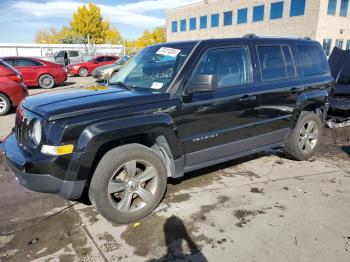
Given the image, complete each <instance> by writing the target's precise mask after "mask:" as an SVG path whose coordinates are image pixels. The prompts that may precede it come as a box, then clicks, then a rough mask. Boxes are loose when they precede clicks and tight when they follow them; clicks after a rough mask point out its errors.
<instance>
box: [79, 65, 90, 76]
mask: <svg viewBox="0 0 350 262" xmlns="http://www.w3.org/2000/svg"><path fill="white" fill-rule="evenodd" d="M78 74H79V76H81V77H85V76H88V74H89V71H88V70H87V68H85V67H82V68H80V69H79V71H78Z"/></svg>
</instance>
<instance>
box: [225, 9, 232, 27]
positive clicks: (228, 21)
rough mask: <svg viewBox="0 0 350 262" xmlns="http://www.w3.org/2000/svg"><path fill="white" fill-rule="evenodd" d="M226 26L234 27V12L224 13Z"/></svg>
mask: <svg viewBox="0 0 350 262" xmlns="http://www.w3.org/2000/svg"><path fill="white" fill-rule="evenodd" d="M224 25H232V11H228V12H225V13H224Z"/></svg>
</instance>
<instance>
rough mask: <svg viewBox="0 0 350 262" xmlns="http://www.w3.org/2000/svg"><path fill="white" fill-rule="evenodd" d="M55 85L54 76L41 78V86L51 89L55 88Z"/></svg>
mask: <svg viewBox="0 0 350 262" xmlns="http://www.w3.org/2000/svg"><path fill="white" fill-rule="evenodd" d="M53 84H54V79H53V77H52V76H50V75H43V76H42V77H40V86H42V87H44V88H50V87H52V86H53Z"/></svg>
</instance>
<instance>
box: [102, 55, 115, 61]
mask: <svg viewBox="0 0 350 262" xmlns="http://www.w3.org/2000/svg"><path fill="white" fill-rule="evenodd" d="M114 60H115V58H114V57H113V56H105V59H104V61H105V62H109V61H114Z"/></svg>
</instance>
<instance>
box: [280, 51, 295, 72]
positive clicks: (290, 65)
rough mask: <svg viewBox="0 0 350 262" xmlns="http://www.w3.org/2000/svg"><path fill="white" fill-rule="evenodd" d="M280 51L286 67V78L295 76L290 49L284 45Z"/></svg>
mask: <svg viewBox="0 0 350 262" xmlns="http://www.w3.org/2000/svg"><path fill="white" fill-rule="evenodd" d="M282 51H283V56H284V63H285V65H286V71H287V76H295V66H294V59H293V56H292V53H291V51H290V48H289V47H288V46H286V45H284V46H282Z"/></svg>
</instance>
